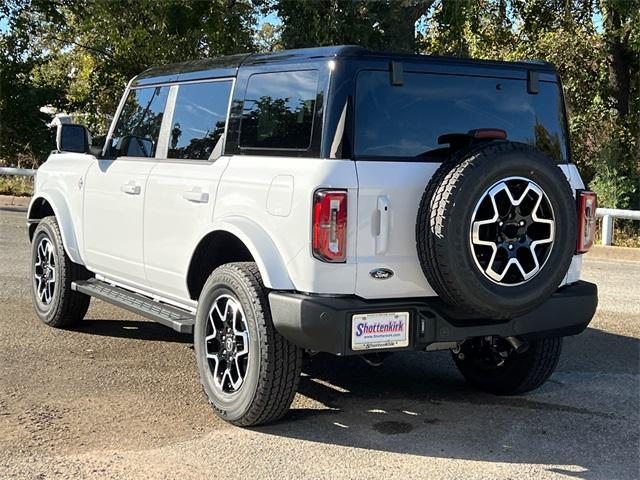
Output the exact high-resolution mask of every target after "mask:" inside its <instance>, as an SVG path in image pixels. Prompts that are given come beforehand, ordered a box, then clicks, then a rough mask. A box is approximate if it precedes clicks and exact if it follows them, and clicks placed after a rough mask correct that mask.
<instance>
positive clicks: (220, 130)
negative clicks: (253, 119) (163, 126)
mask: <svg viewBox="0 0 640 480" xmlns="http://www.w3.org/2000/svg"><path fill="white" fill-rule="evenodd" d="M230 93H231V81H224V82H208V83H192V84H186V85H180V87H179V89H178V96H177V98H176V106H175V111H174V114H173V121H172V122H171V125H172V126H171V132H170V135H169V152H168V155H167V156H168V157H169V158H189V159H195V160H208V159H209V158H210V157H211V155H212V153H213V152H214V150H215V151H217V152H219V151H220V148H221V146H222V145H221V144H220V145H219V146H218V148H217V149H216V148H215V147H216V145H218V142H222V136H223V135H224V126H225V122H226V120H227V108H228V106H229V95H230Z"/></svg>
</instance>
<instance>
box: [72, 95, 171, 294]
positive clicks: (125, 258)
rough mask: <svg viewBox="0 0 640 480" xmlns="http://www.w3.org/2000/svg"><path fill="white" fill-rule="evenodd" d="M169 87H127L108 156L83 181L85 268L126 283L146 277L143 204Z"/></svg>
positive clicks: (96, 162) (93, 166)
mask: <svg viewBox="0 0 640 480" xmlns="http://www.w3.org/2000/svg"><path fill="white" fill-rule="evenodd" d="M168 91H169V88H168V87H145V88H133V89H131V90H130V91H129V93H128V96H127V99H126V102H125V103H124V104H123V106H122V109H121V112H120V115H119V118H118V120H117V123H116V127H115V129H114V131H113V134H112V138H111V140H110V148H109V152H108V158H105V159H98V160H96V161H95V163H94V164H93V165H92V166H91V167H90V168H89V170H88V172H87V175H86V178H85V182H84V184H85V185H84V213H83V225H84V228H83V234H84V249H85V252H84V254H85V258H86V261H87V267H88V268H89V269H90V270H92V271H94V272H96V273H99V274H102V275H104V276H106V277H108V278H111V279H113V280H121V281H123V282H124V283H128V284H141V285H144V284H145V282H146V278H145V272H144V264H143V235H144V231H143V206H144V202H145V195H146V188H147V179H148V178H149V173H150V172H151V170H152V169H153V167H154V166H155V162H156V160H155V155H156V149H157V148H156V147H157V143H158V137H159V134H160V125H161V123H162V116H163V113H164V109H165V104H166V100H167V94H168Z"/></svg>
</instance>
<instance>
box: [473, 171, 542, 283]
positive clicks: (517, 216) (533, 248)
mask: <svg viewBox="0 0 640 480" xmlns="http://www.w3.org/2000/svg"><path fill="white" fill-rule="evenodd" d="M554 238H555V219H554V215H553V207H552V206H551V202H550V201H549V198H548V197H547V195H546V194H545V193H544V191H543V190H542V188H540V187H539V186H538V185H537V184H536V183H535V182H533V181H531V180H529V179H527V178H524V177H508V178H505V179H503V180H500V181H499V182H496V183H495V184H494V185H492V186H491V187H490V188H489V189H488V190H487V191H486V192H485V193H484V195H483V196H482V197H481V198H480V200H479V201H478V203H477V204H476V207H475V209H474V211H473V215H472V220H471V228H470V244H471V250H472V254H473V258H474V260H475V263H476V265H477V267H478V268H479V269H480V271H481V272H482V273H483V274H484V275H485V276H486V277H487V278H488V279H489V280H491V281H493V282H495V283H497V284H498V285H502V286H515V285H521V284H523V283H526V282H528V281H529V280H531V279H532V278H533V277H534V276H535V275H537V274H538V273H539V272H540V270H541V269H542V267H543V266H544V264H545V263H546V261H547V259H548V258H549V253H550V252H551V249H552V248H553V240H554Z"/></svg>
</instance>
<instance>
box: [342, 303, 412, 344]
mask: <svg viewBox="0 0 640 480" xmlns="http://www.w3.org/2000/svg"><path fill="white" fill-rule="evenodd" d="M408 345H409V312H388V313H364V314H358V315H353V317H352V321H351V349H352V350H373V349H376V348H400V347H406V346H408Z"/></svg>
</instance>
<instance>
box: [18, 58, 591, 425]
mask: <svg viewBox="0 0 640 480" xmlns="http://www.w3.org/2000/svg"><path fill="white" fill-rule="evenodd" d="M595 204H596V198H595V195H594V194H593V193H591V192H588V191H585V190H584V185H583V183H582V181H581V179H580V175H579V174H578V172H577V170H576V168H575V166H574V164H573V163H572V162H571V152H570V148H569V141H568V132H567V122H566V113H565V107H564V101H563V94H562V86H561V83H560V79H559V77H558V75H557V73H556V72H555V70H554V68H553V66H552V65H549V64H547V63H542V62H517V63H506V62H494V61H472V60H461V59H450V58H440V57H429V56H420V55H394V54H388V53H376V52H370V51H368V50H365V49H364V48H361V47H354V46H343V47H323V48H314V49H304V50H294V51H284V52H279V53H274V54H250V55H234V56H227V57H221V58H215V59H209V60H200V61H191V62H185V63H180V64H174V65H169V66H163V67H157V68H151V69H149V70H147V71H145V72H144V73H142V74H140V75H139V76H137V77H135V78H133V79H132V80H131V81H130V82H129V85H128V86H127V88H126V90H125V92H124V95H123V97H122V100H121V102H120V105H119V106H118V109H117V112H116V115H115V119H114V121H113V123H112V125H111V128H110V130H109V133H108V135H107V137H106V141H105V144H104V146H103V147H102V148H101V149H100V148H97V147H96V146H93V145H92V144H91V137H90V135H89V133H88V131H87V129H86V128H85V127H83V126H81V125H75V124H65V125H62V126H60V127H59V130H58V138H57V150H56V151H54V152H53V153H52V154H51V156H50V157H49V159H48V160H47V162H46V163H44V164H43V165H42V167H40V169H39V170H38V175H37V180H36V188H35V194H34V197H33V200H32V202H31V205H30V207H29V212H28V223H29V236H30V240H31V242H32V252H33V253H32V263H31V265H32V270H31V272H32V287H33V288H32V290H33V302H34V305H35V310H36V313H37V315H38V317H39V318H40V319H41V320H42V321H43V322H45V323H46V324H48V325H50V326H53V327H69V326H72V325H73V324H75V323H76V322H78V321H80V320H81V319H82V318H83V317H84V316H85V314H86V312H87V309H88V307H89V300H90V297H96V298H99V299H101V300H104V301H106V302H110V303H112V304H115V305H118V306H121V307H123V308H126V309H128V310H130V311H133V312H136V313H138V314H141V315H144V316H147V317H149V318H151V319H153V320H156V321H158V322H160V323H162V324H165V325H168V326H169V327H172V328H173V329H175V330H177V331H179V332H184V333H193V341H194V349H195V356H196V360H197V365H198V370H199V374H200V379H201V382H202V385H203V388H204V391H205V393H206V395H207V397H208V399H209V401H210V403H211V405H212V406H213V409H214V410H215V412H216V413H217V414H218V415H219V416H220V417H222V418H223V419H225V420H227V421H229V422H231V423H234V424H236V425H244V426H247V425H257V424H261V423H266V422H271V421H274V420H276V419H278V418H280V417H282V416H283V415H284V414H285V413H286V412H287V410H288V408H289V406H290V404H291V401H292V399H293V397H294V395H295V392H296V387H297V383H298V377H299V375H300V372H301V365H302V360H303V354H304V353H305V352H308V353H313V352H329V353H332V354H336V355H361V356H363V358H364V359H366V360H368V361H369V362H371V363H378V362H380V361H381V360H382V359H383V358H384V357H385V356H386V355H388V354H390V353H392V352H399V351H404V350H421V351H431V350H442V349H449V350H451V352H452V355H453V360H454V361H455V363H456V365H457V366H458V367H459V369H460V371H461V372H462V374H463V375H464V377H465V378H466V379H467V380H468V381H469V382H470V383H471V384H473V385H475V386H477V387H479V388H482V389H484V390H486V391H489V392H493V393H496V394H520V393H524V392H526V391H529V390H532V389H534V388H537V387H538V386H540V385H541V384H542V383H543V382H544V381H545V380H546V379H547V378H548V377H549V376H550V375H551V374H552V372H553V370H554V368H555V367H556V365H557V362H558V358H559V355H560V350H561V344H562V337H563V336H567V335H574V334H577V333H580V332H582V331H583V330H584V329H585V328H586V327H587V325H588V324H589V322H590V320H591V318H592V316H593V315H594V312H595V309H596V305H597V289H596V286H595V285H593V284H591V283H587V282H584V281H580V268H581V259H582V254H583V253H584V252H586V251H587V250H588V249H589V248H590V246H591V244H592V242H593V236H594V228H595V223H594V222H595Z"/></svg>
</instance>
